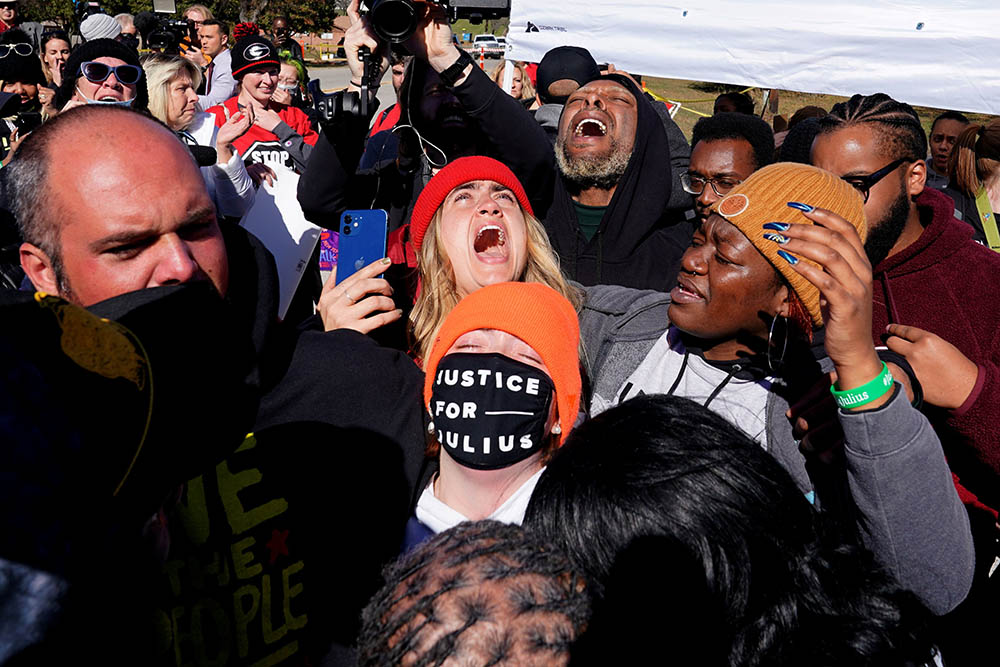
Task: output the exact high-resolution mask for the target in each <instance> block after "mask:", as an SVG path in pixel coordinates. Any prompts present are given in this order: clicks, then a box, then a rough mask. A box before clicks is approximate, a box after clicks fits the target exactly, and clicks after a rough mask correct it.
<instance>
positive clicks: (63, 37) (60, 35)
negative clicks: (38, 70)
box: [38, 30, 73, 84]
mask: <svg viewBox="0 0 1000 667" xmlns="http://www.w3.org/2000/svg"><path fill="white" fill-rule="evenodd" d="M55 41H60V42H66V46H68V47H70V50H72V49H73V45H72V43H70V41H69V35H68V34H66V32H65V31H63V30H53V31H51V32H46V33H43V34H42V39H41V41H39V44H38V58H39V60H41V61H42V74H43V75H44V76H45V81H46V83H49V84H51V83H53V79H52V68H51V67H49V64H48V63H47V62H45V49H46V48H47V47H48V45H49V42H55Z"/></svg>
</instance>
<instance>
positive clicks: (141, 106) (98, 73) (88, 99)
mask: <svg viewBox="0 0 1000 667" xmlns="http://www.w3.org/2000/svg"><path fill="white" fill-rule="evenodd" d="M148 99H149V98H148V95H147V92H146V75H145V74H144V73H143V71H142V67H141V66H140V65H139V55H138V54H137V53H136V52H135V51H134V50H133V49H131V48H129V47H128V46H126V45H124V44H122V43H120V42H116V41H115V40H113V39H95V40H93V41H90V42H84V43H83V44H81V45H80V46H78V47H76V49H74V50H73V52H72V53H71V54H70V56H69V58H68V59H67V60H66V66H65V67H64V68H63V82H62V85H61V86H59V90H58V91H57V92H56V106H58V107H59V108H60V109H61V110H62V111H66V110H67V109H72V108H73V107H75V106H82V105H84V104H110V105H115V106H126V107H130V108H132V109H137V110H145V109H146V105H147V103H148Z"/></svg>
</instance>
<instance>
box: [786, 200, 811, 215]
mask: <svg viewBox="0 0 1000 667" xmlns="http://www.w3.org/2000/svg"><path fill="white" fill-rule="evenodd" d="M788 207H789V208H797V209H799V210H800V211H805V212H806V213H812V212H813V210H814V209H815V207H814V206H810V205H809V204H803V203H802V202H797V201H790V202H788Z"/></svg>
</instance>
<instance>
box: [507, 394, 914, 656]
mask: <svg viewBox="0 0 1000 667" xmlns="http://www.w3.org/2000/svg"><path fill="white" fill-rule="evenodd" d="M524 525H525V527H526V528H528V529H529V530H533V531H537V532H538V533H539V535H540V536H541V537H542V538H543V539H546V540H548V541H550V542H552V543H553V544H554V545H555V546H556V547H557V548H561V549H563V550H564V551H565V552H566V553H567V554H568V555H569V557H570V559H571V560H572V561H573V564H574V566H575V567H577V568H579V571H581V572H582V573H583V574H584V576H586V577H587V580H588V585H589V588H590V590H591V591H592V593H594V594H596V595H597V596H598V599H597V606H596V610H595V614H594V617H593V619H592V621H591V624H590V627H589V629H588V631H587V634H586V635H585V636H584V637H583V638H582V639H581V643H582V644H583V645H586V650H580V649H579V648H575V649H574V655H573V658H574V662H575V663H579V664H601V663H602V659H601V656H602V655H603V656H605V657H606V656H607V654H604V653H603V651H605V650H607V651H609V652H610V654H614V655H617V656H618V657H617V658H616V660H615V661H616V662H618V661H620V664H639V663H642V662H645V661H643V660H638V659H635V660H632V659H628V658H624V659H623V656H622V654H621V652H622V651H623V650H624V649H625V648H627V650H628V651H629V653H630V655H632V654H638V653H642V652H643V651H644V650H645V651H652V652H654V653H655V652H656V651H657V650H658V651H660V652H661V653H662V650H663V647H664V646H665V645H668V646H670V647H671V649H670V650H671V652H672V653H677V652H679V651H683V650H685V649H690V648H691V647H692V646H697V647H698V650H699V651H700V652H701V654H700V655H701V658H700V659H699V660H698V664H702V665H711V664H719V665H726V666H727V667H757V666H760V665H789V666H791V665H830V666H832V665H875V664H878V665H902V664H905V661H906V660H910V661H912V662H913V663H915V664H920V663H922V662H923V661H925V660H927V659H928V658H929V657H930V653H931V647H930V643H929V641H928V640H927V639H926V637H925V636H922V630H923V622H924V619H925V616H926V612H925V611H924V610H923V608H922V607H921V605H920V603H919V602H917V600H916V598H915V597H914V596H913V595H912V594H911V593H904V592H901V591H899V590H898V587H897V586H896V585H895V584H894V583H893V582H892V581H891V580H890V579H889V577H888V576H887V575H886V574H884V573H883V572H882V571H881V570H880V569H879V568H878V567H877V565H876V564H875V562H874V559H873V558H872V556H871V554H870V553H868V552H866V551H864V550H863V549H862V548H861V547H859V546H857V545H856V544H854V543H852V542H850V541H849V542H848V543H845V542H844V541H843V540H844V537H843V534H842V532H841V530H840V529H839V527H838V530H837V531H836V532H834V531H832V530H831V529H830V527H829V526H828V525H827V524H826V522H825V521H824V520H822V519H821V517H820V516H819V515H818V514H817V512H815V511H814V510H813V508H812V506H811V505H810V504H809V503H808V501H807V500H806V498H805V496H804V495H803V492H802V490H800V489H799V488H798V486H797V485H796V484H795V482H794V481H793V480H792V477H791V476H790V475H789V473H788V472H787V471H786V470H785V469H784V468H783V467H782V466H781V464H780V463H778V461H777V460H776V459H775V458H774V457H773V456H771V455H770V454H768V453H767V452H765V451H764V450H763V449H762V448H761V447H760V446H759V445H758V444H757V443H756V442H754V441H752V440H751V439H750V438H749V437H748V436H747V435H745V434H744V433H743V432H742V431H741V430H740V429H739V428H737V427H736V426H734V425H732V424H730V423H729V422H728V421H726V420H725V419H724V418H723V417H721V416H719V415H717V414H715V413H713V412H711V411H709V410H708V409H706V408H704V407H702V406H701V405H699V404H697V403H695V402H693V401H690V400H688V399H684V398H678V397H673V396H665V395H650V396H639V397H637V398H634V399H631V400H629V401H626V402H624V403H622V404H621V405H619V406H617V407H615V408H612V409H611V410H608V411H607V412H604V413H602V414H600V415H598V416H597V417H595V418H594V419H592V420H590V421H589V422H586V423H584V424H582V425H581V426H579V427H577V428H575V429H574V430H573V433H572V434H571V435H570V437H569V439H568V440H567V442H566V444H565V445H564V446H563V447H562V448H561V449H560V450H559V451H558V452H557V453H556V455H555V457H554V458H553V460H552V461H551V462H550V464H549V466H548V467H547V469H546V471H545V472H544V473H543V474H542V477H541V478H540V480H539V482H538V486H537V487H536V488H535V492H534V493H533V495H532V498H531V502H530V503H529V505H528V510H527V513H526V515H525V523H524ZM639 540H647V541H646V542H645V543H644V544H642V545H641V546H642V549H641V550H640V551H638V552H636V551H632V552H631V553H627V552H628V550H629V549H633V550H634V549H635V548H636V547H637V546H640V543H639V542H638V541H639ZM626 554H627V557H626ZM623 565H625V567H623ZM643 600H646V603H645V604H644V603H643ZM657 600H662V602H657ZM643 627H646V628H649V627H656V628H659V629H658V630H657V631H656V632H650V631H644V630H643V629H642V628H643ZM710 654H711V656H714V657H711V656H710ZM578 656H579V657H578ZM679 664H684V661H683V660H682V661H680V663H679Z"/></svg>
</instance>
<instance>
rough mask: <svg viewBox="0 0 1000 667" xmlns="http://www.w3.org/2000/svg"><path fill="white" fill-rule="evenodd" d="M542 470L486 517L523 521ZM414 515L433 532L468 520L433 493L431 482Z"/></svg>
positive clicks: (425, 488)
mask: <svg viewBox="0 0 1000 667" xmlns="http://www.w3.org/2000/svg"><path fill="white" fill-rule="evenodd" d="M544 471H545V467H544V466H543V467H542V469H541V470H539V471H538V472H536V473H535V474H534V475H532V476H531V477H529V478H528V479H527V480H525V482H524V484H522V485H521V486H520V487H519V488H518V489H517V491H515V492H514V493H513V494H512V495H511V496H510V498H508V499H507V500H505V501H504V503H503V504H502V505H500V507H498V508H496V510H495V511H494V512H493V513H492V514H490V515H489V516H488V517H486V518H487V519H492V520H493V521H500V522H501V523H513V524H516V525H518V526H520V525H521V522H522V521H524V512H525V510H527V509H528V501H529V500H531V494H532V493H533V492H534V491H535V485H536V484H538V479H539V478H540V477H541V476H542V473H543V472H544ZM416 515H417V520H419V521H420V523H422V524H424V525H425V526H427V527H428V528H430V529H431V530H433V531H434V532H435V533H441V532H444V531H446V530H448V529H449V528H453V527H455V526H457V525H458V524H460V523H462V522H463V521H470V519H469V518H468V517H467V516H465V515H464V514H462V513H461V512H458V511H457V510H454V509H452V508H451V507H450V506H448V505H446V504H445V503H444V502H443V501H441V500H439V499H438V497H437V496H435V495H434V484H433V482H432V483H430V484H428V485H427V486H426V487H424V491H423V493H421V494H420V499H419V500H417V511H416Z"/></svg>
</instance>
